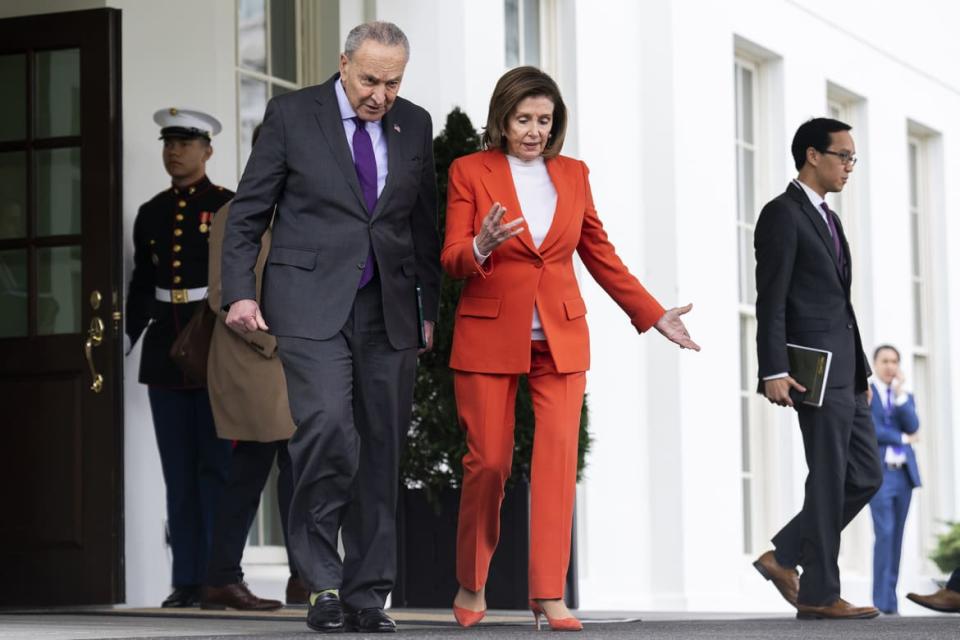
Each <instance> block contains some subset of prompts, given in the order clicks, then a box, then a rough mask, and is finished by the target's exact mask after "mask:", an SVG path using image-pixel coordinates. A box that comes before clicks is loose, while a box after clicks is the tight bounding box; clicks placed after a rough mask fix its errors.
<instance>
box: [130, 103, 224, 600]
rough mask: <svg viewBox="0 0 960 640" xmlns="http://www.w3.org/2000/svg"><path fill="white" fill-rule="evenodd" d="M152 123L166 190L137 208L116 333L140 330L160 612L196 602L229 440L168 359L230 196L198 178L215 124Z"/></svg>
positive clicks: (166, 113) (172, 115) (191, 115)
mask: <svg viewBox="0 0 960 640" xmlns="http://www.w3.org/2000/svg"><path fill="white" fill-rule="evenodd" d="M153 119H154V121H155V122H156V123H157V124H159V125H160V127H161V130H160V139H161V140H163V144H164V150H163V161H164V167H165V168H166V170H167V173H168V174H170V176H171V178H172V185H171V186H170V188H168V189H166V190H164V191H162V192H160V193H159V194H157V195H156V196H154V197H153V198H152V199H151V200H150V201H149V202H147V203H146V204H144V205H143V206H141V207H140V210H139V212H138V213H137V218H136V221H135V222H134V225H133V244H134V268H133V276H132V278H131V281H130V291H129V293H128V295H127V313H126V332H127V335H128V336H129V337H130V342H131V345H133V344H135V343H136V341H137V339H138V338H139V337H140V336H141V334H143V347H142V350H141V356H140V377H139V380H140V382H141V383H143V384H146V385H148V395H149V398H150V409H151V412H152V413H153V424H154V430H155V432H156V436H157V446H158V448H159V450H160V462H161V465H162V467H163V478H164V482H165V483H166V490H167V526H168V539H169V544H170V548H171V551H172V555H173V579H172V582H173V592H172V593H171V594H170V596H169V597H168V598H167V599H166V600H165V601H164V602H163V606H164V607H188V606H193V605H195V604H197V603H198V602H199V590H200V589H199V585H200V584H201V583H202V582H203V577H204V573H205V570H206V565H207V557H208V553H209V549H210V544H211V539H212V533H213V518H214V513H215V507H216V502H217V499H218V497H219V496H220V493H221V491H222V489H223V487H224V485H225V483H226V479H227V476H228V473H229V465H230V442H229V441H227V440H221V439H220V438H218V437H217V433H216V430H215V428H214V422H213V414H212V412H211V410H210V399H209V397H208V395H207V390H206V388H204V386H203V385H202V384H200V383H198V382H195V381H193V380H191V379H189V378H188V377H187V376H186V375H185V374H184V373H183V371H181V370H180V368H179V367H178V366H177V364H176V363H175V362H173V360H171V359H170V356H169V353H170V347H171V346H172V344H173V341H174V339H175V338H176V337H177V334H178V333H179V332H180V330H181V329H183V327H184V326H185V325H186V324H187V322H189V321H190V318H191V317H192V316H193V313H194V311H195V310H196V309H197V305H200V304H205V302H204V298H205V296H206V293H207V266H208V240H207V238H208V236H209V233H210V225H211V223H212V221H213V215H214V213H215V212H216V211H217V210H218V209H219V208H220V207H221V206H223V204H224V203H226V202H227V201H229V200H230V199H231V198H232V197H233V192H232V191H229V190H227V189H224V188H223V187H219V186H216V185H214V184H213V183H211V182H210V180H209V179H208V178H207V176H206V161H207V159H208V158H209V157H210V155H211V153H212V151H213V149H212V147H211V146H210V139H211V136H213V135H215V134H217V133H218V132H219V131H220V123H219V122H217V120H216V119H215V118H213V117H212V116H210V115H208V114H205V113H202V112H199V111H189V110H185V109H176V108H170V109H163V110H160V111H158V112H157V113H156V114H154V118H153ZM144 332H145V333H144Z"/></svg>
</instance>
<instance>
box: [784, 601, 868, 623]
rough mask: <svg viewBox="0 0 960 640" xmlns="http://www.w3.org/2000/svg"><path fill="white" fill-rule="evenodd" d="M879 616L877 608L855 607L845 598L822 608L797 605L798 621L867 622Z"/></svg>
mask: <svg viewBox="0 0 960 640" xmlns="http://www.w3.org/2000/svg"><path fill="white" fill-rule="evenodd" d="M879 615H880V611H879V610H878V609H877V608H876V607H855V606H853V605H852V604H850V603H849V602H847V601H846V600H844V599H843V598H837V601H836V602H834V603H833V604H828V605H824V606H822V607H814V606H811V605H808V604H799V603H798V604H797V619H798V620H821V619H827V620H866V619H868V618H876V617H877V616H879Z"/></svg>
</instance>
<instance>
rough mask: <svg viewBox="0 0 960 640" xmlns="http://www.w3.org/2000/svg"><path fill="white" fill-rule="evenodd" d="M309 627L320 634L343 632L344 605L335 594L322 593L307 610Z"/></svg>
mask: <svg viewBox="0 0 960 640" xmlns="http://www.w3.org/2000/svg"><path fill="white" fill-rule="evenodd" d="M307 626H308V627H310V628H311V629H313V630H314V631H316V632H318V633H338V632H340V631H343V603H342V602H340V598H339V597H338V596H337V595H336V594H335V593H329V592H327V593H321V594H320V595H319V596H317V599H316V600H315V601H314V603H313V604H312V605H310V609H308V610H307Z"/></svg>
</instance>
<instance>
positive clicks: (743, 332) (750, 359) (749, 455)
mask: <svg viewBox="0 0 960 640" xmlns="http://www.w3.org/2000/svg"><path fill="white" fill-rule="evenodd" d="M733 73H734V77H733V81H734V87H735V90H734V97H735V100H736V108H735V117H736V123H735V132H736V135H735V141H734V142H735V144H734V149H735V152H736V167H737V225H736V227H737V252H738V269H737V271H738V278H739V289H738V290H739V296H738V301H739V316H740V441H741V468H740V471H741V491H742V498H743V551H744V553H751V552H753V549H754V543H755V540H756V537H757V534H756V528H757V527H756V522H755V518H754V512H755V509H756V508H757V506H758V505H757V504H756V502H757V501H756V500H755V493H756V484H757V482H756V480H757V478H756V464H755V460H756V459H757V456H756V455H755V452H756V442H755V441H756V439H757V438H756V437H755V434H756V432H757V430H758V425H757V423H758V422H759V421H760V420H759V417H760V411H761V410H762V408H761V407H760V406H759V402H760V401H761V400H760V398H759V397H758V395H757V393H756V384H757V355H756V340H755V336H756V333H757V317H756V308H755V303H756V294H757V287H756V281H755V270H756V260H755V257H754V252H753V229H754V224H755V222H756V216H757V201H758V198H757V182H758V181H757V166H758V162H757V154H758V144H757V133H758V132H757V122H758V117H757V114H758V106H757V94H758V78H757V76H758V68H757V65H756V64H755V63H753V62H750V61H747V60H744V59H740V58H738V59H736V61H735V62H734V65H733Z"/></svg>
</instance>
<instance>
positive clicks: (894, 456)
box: [873, 378, 910, 466]
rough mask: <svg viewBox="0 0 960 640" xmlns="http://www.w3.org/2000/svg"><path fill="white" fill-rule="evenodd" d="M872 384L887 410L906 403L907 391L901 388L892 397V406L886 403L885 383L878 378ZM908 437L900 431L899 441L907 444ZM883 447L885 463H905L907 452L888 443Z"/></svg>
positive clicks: (907, 398)
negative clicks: (898, 449)
mask: <svg viewBox="0 0 960 640" xmlns="http://www.w3.org/2000/svg"><path fill="white" fill-rule="evenodd" d="M873 386H875V387H876V388H877V393H878V394H880V404H882V405H883V408H884V409H886V410H887V411H893V408H894V407H902V406H903V405H905V404H907V400H909V399H910V396H908V395H907V392H906V391H903V390H902V389H901V390H900V393H898V394H897V395H896V396H895V397H894V398H893V407H890V406H888V405H887V389H888V388H889V387H888V386H887V384H886V383H884V382H883V381H882V380H880V379H879V378H878V379H876V380H874V381H873ZM908 437H909V436H908V435H907V434H905V433H901V434H900V442H902V443H903V444H907V443H908V442H909V440H908V439H907V438H908ZM884 448H885V449H886V451H884V455H883V461H884V462H885V463H886V464H892V465H898V466H899V465H904V464H907V454H906V453H905V452H904V451H902V450H901V451H897V450H896V449H894V448H893V447H891V446H889V445H888V446H886V447H884Z"/></svg>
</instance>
